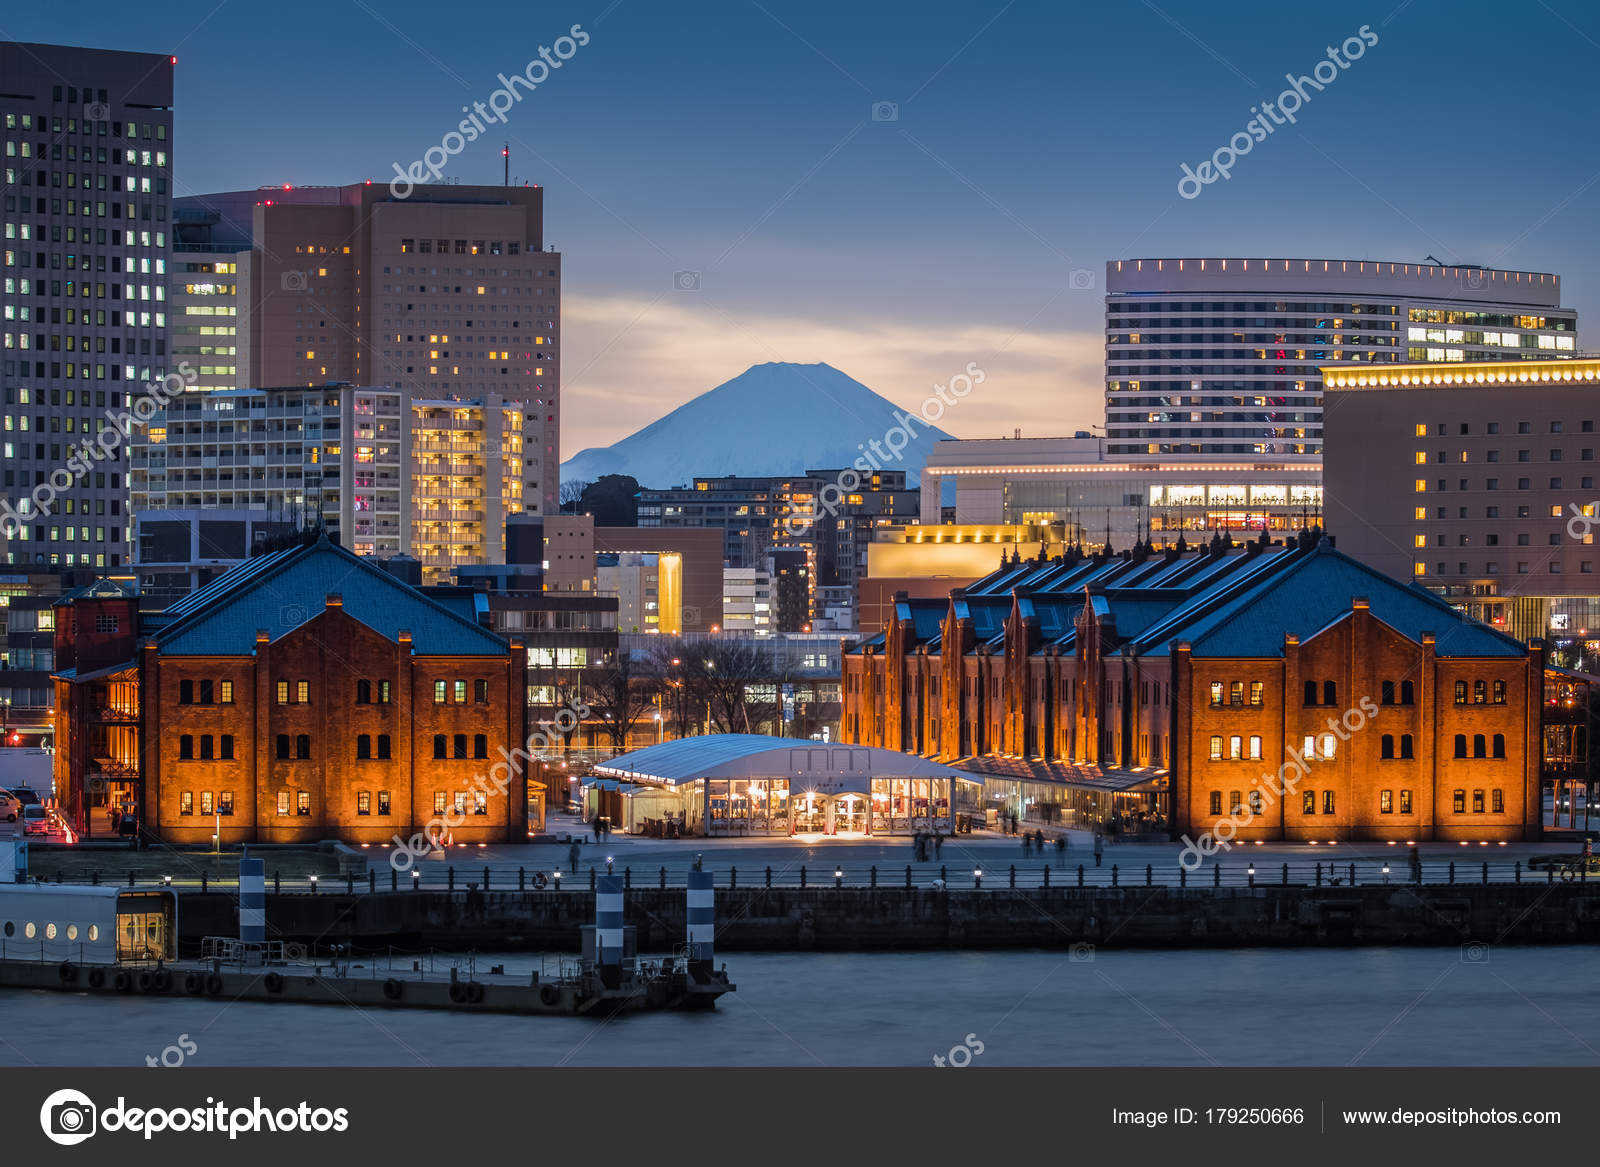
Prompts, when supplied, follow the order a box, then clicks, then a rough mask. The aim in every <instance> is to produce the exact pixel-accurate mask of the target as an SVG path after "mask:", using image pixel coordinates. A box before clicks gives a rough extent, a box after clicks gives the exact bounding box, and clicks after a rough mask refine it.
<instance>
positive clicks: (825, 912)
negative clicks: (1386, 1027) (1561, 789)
mask: <svg viewBox="0 0 1600 1167" xmlns="http://www.w3.org/2000/svg"><path fill="white" fill-rule="evenodd" d="M716 898H717V908H718V916H719V918H720V920H721V921H722V923H721V924H720V926H719V930H718V933H717V938H716V945H717V947H718V948H719V949H721V950H722V951H723V952H724V953H726V952H728V951H729V950H733V951H746V952H756V951H769V952H772V951H808V950H818V951H841V952H848V951H870V950H873V949H891V948H892V949H902V950H903V949H908V948H913V949H915V948H921V949H961V948H974V949H976V948H1068V947H1070V946H1071V945H1074V944H1093V945H1097V946H1104V947H1108V948H1110V947H1119V948H1185V947H1251V946H1318V945H1324V946H1350V945H1460V944H1466V943H1494V944H1569V943H1600V883H1597V884H1577V883H1572V884H1562V883H1557V884H1553V885H1552V884H1547V883H1543V882H1540V883H1527V884H1520V885H1519V884H1470V885H1469V884H1456V885H1442V884H1434V885H1423V886H1420V887H1417V886H1410V885H1399V884H1395V885H1387V886H1386V885H1377V886H1370V887H1368V886H1362V887H1355V888H1351V887H1323V888H1315V887H1297V886H1292V885H1291V886H1289V887H1281V886H1263V887H1253V888H1248V887H1231V888H1230V887H1223V888H1187V889H1179V888H1171V887H1160V886H1156V887H1144V886H1135V887H1121V888H1109V887H1098V888H1094V887H1090V888H1075V887H1074V888H1051V889H1039V888H1034V889H1030V890H1022V889H1018V890H1015V891H1012V890H1006V889H990V888H989V887H985V888H983V889H982V890H981V891H974V890H944V891H940V890H932V889H921V888H918V889H912V890H905V889H903V888H876V889H867V888H848V887H847V888H843V889H837V888H833V887H824V888H810V889H805V890H802V889H799V888H771V889H767V888H743V887H740V888H735V889H729V888H718V889H717V890H716ZM237 910H238V909H237V905H236V904H235V902H234V900H233V898H232V897H231V896H228V895H223V894H217V893H211V894H186V895H184V896H183V911H182V912H181V913H180V918H181V921H182V927H183V936H182V939H183V942H184V945H185V951H186V952H187V951H189V950H190V948H191V947H194V948H197V947H198V944H199V941H200V939H201V938H202V937H204V936H210V935H220V934H226V933H227V932H229V931H231V930H232V929H233V928H234V927H235V926H236V924H235V920H236V916H235V913H236V912H237ZM594 912H595V899H594V896H593V895H592V894H588V893H572V892H548V891H547V892H482V891H467V892H453V893H452V892H445V891H425V892H409V893H408V892H398V893H392V892H379V893H376V894H370V895H354V896H350V895H345V894H342V893H341V894H334V895H330V894H326V893H323V894H319V895H314V896H313V895H271V894H269V895H268V896H267V920H268V925H269V931H270V932H271V933H272V934H273V935H274V936H275V937H277V938H279V939H282V940H298V941H301V942H303V943H308V944H309V943H312V942H316V943H319V944H320V945H322V946H323V947H324V949H325V948H326V947H327V946H328V945H330V944H353V945H354V946H355V947H356V948H357V949H358V950H360V949H366V950H372V949H377V948H381V947H383V946H385V945H391V944H392V945H395V946H396V947H399V948H407V949H411V950H417V949H427V948H434V949H439V950H442V951H452V950H453V951H467V950H469V949H476V950H478V951H487V952H494V951H542V952H562V951H565V952H576V951H578V950H579V938H580V929H581V928H582V927H583V926H584V925H586V924H590V923H591V922H592V921H593V919H594ZM688 913H689V908H688V904H687V901H686V897H685V895H684V892H683V891H682V890H681V889H665V890H659V889H654V888H644V889H641V888H637V887H635V888H634V890H632V891H631V892H629V893H628V894H627V896H626V897H625V907H624V923H625V924H626V925H627V926H629V927H632V928H635V929H637V932H638V946H639V949H640V950H641V951H671V950H673V949H674V948H676V947H678V946H680V945H681V944H682V943H683V937H684V936H685V935H687V934H688V930H689V918H688Z"/></svg>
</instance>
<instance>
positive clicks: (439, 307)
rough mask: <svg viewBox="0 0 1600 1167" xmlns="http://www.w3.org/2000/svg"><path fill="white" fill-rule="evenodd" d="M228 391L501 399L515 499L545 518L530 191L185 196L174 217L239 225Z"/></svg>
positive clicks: (553, 331) (536, 204)
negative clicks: (244, 242) (518, 436)
mask: <svg viewBox="0 0 1600 1167" xmlns="http://www.w3.org/2000/svg"><path fill="white" fill-rule="evenodd" d="M245 205H248V206H249V214H250V249H249V250H248V251H246V252H241V253H240V254H239V255H238V258H237V262H238V273H237V283H238V288H239V291H238V304H237V306H238V318H237V319H238V335H237V347H238V358H239V359H238V368H239V379H240V383H241V384H245V385H299V386H305V387H312V386H317V385H323V384H326V383H328V382H330V381H338V382H348V383H351V384H357V385H377V384H385V385H390V386H394V387H396V388H403V389H404V390H405V391H406V392H407V393H408V394H409V395H410V396H411V397H412V398H413V399H416V400H423V399H429V400H442V399H448V398H457V397H459V398H462V399H488V398H491V397H496V398H499V399H501V400H503V401H507V402H518V403H521V404H522V405H523V406H524V410H523V449H522V451H521V458H522V462H523V467H522V474H523V487H522V498H523V505H524V506H525V508H526V509H527V511H528V512H530V513H533V514H545V513H550V514H553V513H555V511H556V509H557V507H556V495H557V490H558V486H559V477H560V474H559V466H560V444H559V434H560V422H561V412H560V388H559V386H560V363H559V353H560V349H559V342H560V319H561V311H560V292H561V257H560V256H559V255H558V254H556V253H555V252H553V251H546V250H544V225H543V206H544V191H543V190H542V189H540V188H539V187H531V186H530V187H479V186H417V187H415V188H414V189H413V191H412V193H411V194H410V196H409V197H407V198H405V199H399V198H396V197H395V196H394V195H393V194H392V193H391V192H390V190H389V187H388V186H387V185H386V184H382V183H364V184H358V185H353V186H343V187H309V188H308V187H289V188H282V189H274V188H262V189H260V190H257V191H234V192H226V193H223V194H216V195H203V196H197V197H195V198H192V199H184V200H182V201H181V202H180V204H179V207H178V210H179V213H180V214H185V213H189V212H199V211H214V212H216V213H217V214H219V215H220V216H221V217H222V218H223V219H224V220H225V221H227V222H230V223H233V224H237V223H238V221H239V220H240V219H241V218H242V217H243V213H244V212H243V207H244V206H245Z"/></svg>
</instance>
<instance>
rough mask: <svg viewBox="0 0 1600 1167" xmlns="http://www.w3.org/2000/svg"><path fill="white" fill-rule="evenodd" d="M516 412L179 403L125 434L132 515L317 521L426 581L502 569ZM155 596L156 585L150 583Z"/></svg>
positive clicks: (329, 395)
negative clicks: (129, 443)
mask: <svg viewBox="0 0 1600 1167" xmlns="http://www.w3.org/2000/svg"><path fill="white" fill-rule="evenodd" d="M523 432H524V431H523V406H522V405H521V404H519V403H508V402H504V401H502V400H500V399H499V398H498V397H497V396H495V395H489V396H488V397H487V398H471V399H451V400H428V399H413V398H412V397H411V396H410V395H409V394H408V393H407V392H406V391H405V390H404V389H396V388H391V387H388V386H375V387H373V386H352V385H324V386H321V387H319V388H315V389H303V388H288V389H239V390H232V391H223V392H212V393H188V394H185V395H184V396H182V397H181V398H179V399H178V400H176V401H173V402H171V403H170V404H169V405H168V406H167V407H166V408H165V409H163V410H161V411H159V412H157V413H156V414H155V415H153V416H152V417H151V419H150V422H149V424H148V425H147V426H144V427H139V428H137V429H135V431H134V437H133V447H134V453H133V461H132V467H131V473H130V479H131V485H132V509H133V512H134V514H135V515H137V516H139V517H140V518H142V519H143V518H148V517H149V516H151V515H153V514H156V513H159V512H165V511H173V510H221V511H255V512H257V513H258V514H260V515H261V516H262V517H263V518H264V519H267V520H289V521H292V522H296V523H309V522H313V521H318V520H320V522H321V523H322V524H323V525H324V526H326V527H327V529H328V530H329V532H330V534H331V535H332V536H333V537H335V538H336V539H337V540H338V542H339V543H340V545H342V546H344V547H346V548H348V549H349V550H351V551H353V552H355V553H356V554H358V555H370V556H376V557H378V558H383V559H387V558H390V557H393V556H396V555H403V554H404V555H413V556H415V557H416V558H417V559H418V560H420V562H421V565H422V577H423V581H424V582H427V583H437V582H442V581H444V580H447V579H448V578H449V576H450V571H451V569H452V568H454V567H456V566H463V565H471V564H483V563H503V562H505V560H506V548H505V530H506V523H505V521H506V519H507V518H508V517H510V516H511V515H514V514H518V513H521V508H522V485H523V477H522V470H523V462H522V448H523ZM149 582H151V583H152V586H153V584H154V581H149Z"/></svg>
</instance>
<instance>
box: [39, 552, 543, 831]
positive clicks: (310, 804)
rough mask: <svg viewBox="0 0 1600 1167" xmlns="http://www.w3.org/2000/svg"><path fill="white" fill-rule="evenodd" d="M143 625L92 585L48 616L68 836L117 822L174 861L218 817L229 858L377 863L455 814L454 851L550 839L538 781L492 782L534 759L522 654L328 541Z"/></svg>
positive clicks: (111, 590)
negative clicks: (355, 848) (334, 843)
mask: <svg viewBox="0 0 1600 1167" xmlns="http://www.w3.org/2000/svg"><path fill="white" fill-rule="evenodd" d="M137 608H138V603H137V598H136V597H135V596H133V595H132V594H131V593H129V592H128V591H126V590H125V589H122V588H120V587H117V586H116V585H110V584H107V583H104V582H103V583H101V584H98V585H96V586H95V587H93V588H89V589H84V591H82V592H79V593H75V594H73V595H71V596H68V597H65V598H64V599H63V600H62V601H61V603H60V604H59V605H58V607H57V614H56V662H57V667H58V672H57V674H56V677H55V685H56V718H57V725H56V742H57V754H56V759H55V779H56V792H57V797H58V799H59V801H60V803H61V805H62V807H63V808H64V810H65V811H66V813H67V815H68V818H69V821H71V822H72V824H73V826H74V829H75V830H77V831H78V832H79V833H80V834H83V835H87V836H88V837H91V838H92V837H96V836H103V835H105V834H108V833H109V832H110V831H111V822H112V815H111V811H112V808H113V807H115V806H119V805H122V804H131V806H132V807H133V808H134V810H135V813H136V815H137V817H138V819H139V825H140V828H141V830H142V831H143V832H144V833H145V835H146V837H148V838H150V839H154V840H161V841H165V842H173V843H209V842H210V841H211V836H212V834H213V832H214V831H215V829H216V824H217V823H218V821H219V816H220V822H221V833H222V841H223V842H224V843H246V842H258V843H289V842H306V841H313V840H320V839H343V840H346V841H348V842H372V843H378V842H385V841H388V840H389V839H390V838H391V837H392V836H394V835H397V834H398V835H400V836H402V837H409V836H410V835H412V834H413V833H415V832H417V831H421V830H424V829H427V827H428V824H429V822H430V820H436V819H442V818H443V817H444V816H445V815H446V814H447V813H450V815H451V819H452V821H454V820H457V819H459V825H457V826H455V827H454V828H453V831H452V834H453V837H454V840H455V841H456V842H459V843H476V842H501V841H512V840H517V839H525V838H526V837H527V833H528V832H529V831H530V830H531V831H539V830H541V829H542V826H543V824H542V823H531V822H529V821H528V806H529V797H528V795H529V784H530V783H532V784H534V786H535V787H537V784H538V783H539V782H540V781H542V778H541V776H540V775H539V774H537V773H534V772H531V771H529V772H524V771H522V770H519V769H518V768H516V767H515V766H513V767H511V768H510V769H509V773H510V775H511V777H512V779H513V780H512V781H510V783H509V785H508V786H507V788H506V789H505V791H504V792H502V791H501V789H500V788H499V786H497V785H496V783H495V782H494V781H492V779H493V778H494V777H501V778H504V777H505V776H506V775H507V773H508V767H507V766H506V765H505V764H504V760H505V758H506V757H507V756H508V755H511V756H514V757H521V756H522V755H520V754H518V753H516V751H519V750H522V749H523V748H524V746H525V743H526V738H527V733H526V728H525V724H524V719H525V711H526V709H527V703H526V697H525V662H524V659H523V655H524V654H523V652H522V649H521V647H520V646H519V645H517V644H515V643H508V642H507V641H505V640H502V639H501V638H500V637H498V636H496V635H494V634H493V633H492V632H489V631H488V630H486V629H484V628H482V627H480V626H479V625H478V624H477V623H476V621H475V620H474V619H473V618H472V617H471V614H470V612H468V611H466V610H457V609H455V608H453V607H451V606H448V605H447V603H446V602H445V601H441V600H435V599H434V598H432V597H430V596H427V595H424V594H423V593H422V592H420V591H418V590H417V589H415V588H413V587H411V586H409V585H407V584H405V583H404V582H402V581H400V580H398V579H396V578H395V577H393V576H391V575H390V574H389V573H387V572H385V571H384V570H383V569H382V568H380V567H378V566H377V565H376V564H374V563H373V562H371V561H370V560H366V559H361V558H358V557H357V556H355V555H352V554H351V553H350V552H348V551H345V550H343V549H342V548H340V547H337V546H335V545H333V544H330V543H329V542H327V541H326V540H321V541H318V542H317V543H314V544H309V545H305V546H300V547H294V548H290V549H288V550H286V551H279V552H275V553H273V554H269V555H263V556H260V557H258V558H255V559H251V560H248V561H246V562H245V563H243V564H241V565H240V566H239V567H237V568H235V569H234V570H233V571H230V572H228V573H227V574H225V575H223V576H222V577H220V578H219V579H217V580H216V581H214V582H213V583H211V584H209V585H208V586H206V587H204V588H202V589H200V590H199V591H196V592H194V593H192V594H191V595H189V596H187V597H185V598H184V599H183V600H181V601H180V602H179V603H177V604H175V605H173V606H172V607H170V608H168V609H167V610H166V611H164V612H161V613H155V614H151V613H146V614H144V615H142V616H141V615H140V614H139V613H138V611H137ZM502 751H503V752H502ZM497 764H498V765H497ZM539 793H541V792H540V791H539V790H537V789H535V795H536V797H535V798H534V799H533V805H534V806H536V807H540V806H542V805H543V802H544V800H543V799H542V798H541V797H537V795H538V794H539ZM451 812H453V813H451Z"/></svg>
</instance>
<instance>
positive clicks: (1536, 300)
mask: <svg viewBox="0 0 1600 1167" xmlns="http://www.w3.org/2000/svg"><path fill="white" fill-rule="evenodd" d="M1105 289H1106V297H1105V301H1106V371H1105V379H1106V387H1105V388H1106V440H1107V443H1108V452H1109V453H1110V454H1111V455H1113V456H1140V457H1149V456H1154V457H1169V456H1173V455H1183V456H1186V457H1198V458H1207V457H1216V456H1219V455H1220V456H1223V457H1229V456H1233V457H1236V456H1239V455H1249V456H1257V457H1273V458H1277V457H1286V456H1291V455H1310V456H1312V457H1313V458H1315V457H1316V456H1317V455H1319V454H1321V453H1322V441H1323V433H1322V416H1323V405H1322V384H1321V377H1320V373H1319V367H1320V366H1322V365H1327V364H1333V363H1337V362H1350V363H1360V364H1362V365H1365V366H1373V365H1393V364H1403V363H1405V362H1408V361H1420V362H1429V363H1441V364H1451V363H1454V362H1458V361H1467V362H1471V361H1489V360H1515V359H1518V358H1522V357H1528V356H1534V355H1545V354H1548V355H1552V356H1559V355H1563V354H1571V353H1573V352H1575V351H1576V349H1577V315H1576V313H1574V312H1573V311H1572V310H1570V309H1564V308H1562V307H1561V280H1560V277H1559V276H1555V275H1550V274H1548V273H1545V272H1517V271H1499V270H1494V269H1488V268H1478V267H1443V266H1439V265H1435V264H1431V263H1421V264H1417V263H1390V262H1377V261H1374V260H1353V259H1352V260H1342V259H1220V258H1208V259H1128V260H1112V261H1111V262H1109V263H1107V264H1106V284H1105Z"/></svg>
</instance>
